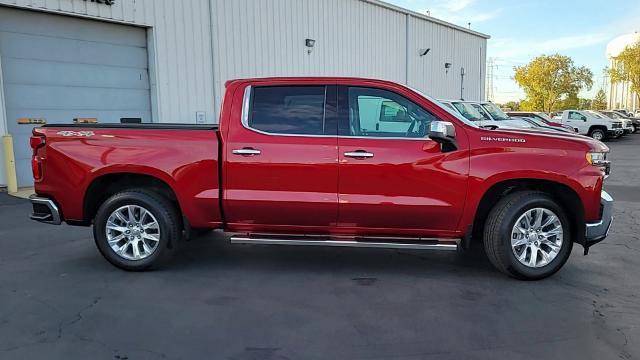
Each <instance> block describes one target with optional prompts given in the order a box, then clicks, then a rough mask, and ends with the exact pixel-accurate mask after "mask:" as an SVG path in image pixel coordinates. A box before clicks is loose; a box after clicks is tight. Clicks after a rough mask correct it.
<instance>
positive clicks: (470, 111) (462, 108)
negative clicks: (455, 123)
mask: <svg viewBox="0 0 640 360" xmlns="http://www.w3.org/2000/svg"><path fill="white" fill-rule="evenodd" d="M453 106H454V107H455V108H456V110H458V111H459V112H460V114H462V116H464V117H466V118H467V119H469V120H471V121H482V120H484V116H482V114H481V113H480V112H479V111H478V109H476V108H474V107H473V106H471V104H467V103H461V102H454V103H453Z"/></svg>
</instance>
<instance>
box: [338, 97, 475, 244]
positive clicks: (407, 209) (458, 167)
mask: <svg viewBox="0 0 640 360" xmlns="http://www.w3.org/2000/svg"><path fill="white" fill-rule="evenodd" d="M402 91H403V90H401V89H397V90H393V89H388V88H381V87H358V86H348V85H344V86H340V87H339V96H338V103H339V108H340V111H339V113H340V117H339V119H340V126H339V134H340V136H339V138H338V146H339V158H340V165H339V172H340V177H339V182H338V192H339V194H338V196H339V201H340V207H339V227H340V230H341V231H342V232H345V233H351V234H355V235H380V236H385V235H391V236H394V235H402V234H408V235H412V236H413V235H417V234H421V235H437V234H443V233H445V232H447V231H453V230H454V229H455V228H456V227H457V224H458V220H459V219H460V215H461V212H462V208H463V205H464V199H465V194H466V183H467V175H468V169H469V157H468V151H467V148H468V145H467V144H466V139H465V137H464V135H463V134H464V131H463V130H462V128H459V129H457V130H458V133H459V134H460V136H459V137H460V142H459V146H460V150H458V151H454V152H451V153H447V154H444V153H442V152H441V149H440V146H439V145H438V144H437V143H436V142H434V141H432V140H430V139H428V137H427V131H428V129H429V125H430V123H431V122H432V121H434V120H438V118H437V117H436V116H434V115H433V113H432V112H430V111H429V110H427V107H426V105H428V104H427V103H426V102H427V100H426V99H424V98H421V97H418V96H417V95H415V94H413V93H410V92H406V90H405V93H404V94H403V93H402ZM412 97H413V98H412ZM421 102H422V104H421ZM430 106H431V107H434V105H433V104H430ZM441 111H444V110H442V109H441Z"/></svg>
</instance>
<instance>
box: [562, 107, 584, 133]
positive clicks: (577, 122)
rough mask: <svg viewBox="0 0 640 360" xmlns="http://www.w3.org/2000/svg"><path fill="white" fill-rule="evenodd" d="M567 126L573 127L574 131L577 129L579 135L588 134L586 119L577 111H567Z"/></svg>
mask: <svg viewBox="0 0 640 360" xmlns="http://www.w3.org/2000/svg"><path fill="white" fill-rule="evenodd" d="M567 124H568V125H570V126H573V128H574V129H578V132H579V133H580V134H587V133H589V127H588V125H587V117H586V116H584V115H582V114H581V113H579V112H577V111H569V114H568V117H567Z"/></svg>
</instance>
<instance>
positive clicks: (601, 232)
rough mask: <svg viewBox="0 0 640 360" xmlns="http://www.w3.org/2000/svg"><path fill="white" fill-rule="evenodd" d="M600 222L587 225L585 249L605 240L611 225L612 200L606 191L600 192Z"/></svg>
mask: <svg viewBox="0 0 640 360" xmlns="http://www.w3.org/2000/svg"><path fill="white" fill-rule="evenodd" d="M601 198H602V200H601V202H600V204H601V205H602V220H600V221H598V222H596V223H587V233H586V234H585V240H586V241H585V248H589V247H591V246H593V245H595V244H597V243H599V242H600V241H602V240H604V239H606V237H607V236H608V235H609V231H610V230H611V224H612V223H613V198H612V197H611V195H609V194H608V193H607V192H606V191H602V196H601Z"/></svg>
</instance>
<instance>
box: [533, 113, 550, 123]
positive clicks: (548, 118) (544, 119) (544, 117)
mask: <svg viewBox="0 0 640 360" xmlns="http://www.w3.org/2000/svg"><path fill="white" fill-rule="evenodd" d="M535 115H536V116H537V117H539V118H541V119H542V120H543V121H545V122H547V121H553V119H552V118H551V117H550V116H549V115H547V114H546V113H543V112H540V113H535Z"/></svg>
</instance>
